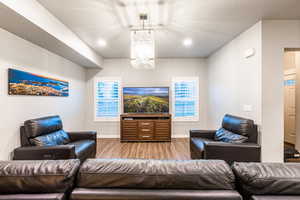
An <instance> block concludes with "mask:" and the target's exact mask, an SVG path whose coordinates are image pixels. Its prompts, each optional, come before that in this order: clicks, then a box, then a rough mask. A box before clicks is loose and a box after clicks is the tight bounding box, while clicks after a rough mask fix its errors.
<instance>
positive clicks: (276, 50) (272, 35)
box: [261, 20, 300, 162]
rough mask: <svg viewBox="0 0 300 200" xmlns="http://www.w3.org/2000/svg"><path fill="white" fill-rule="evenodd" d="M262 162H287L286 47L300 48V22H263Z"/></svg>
mask: <svg viewBox="0 0 300 200" xmlns="http://www.w3.org/2000/svg"><path fill="white" fill-rule="evenodd" d="M262 47H263V50H262V58H263V60H262V63H263V68H262V77H263V79H262V124H263V126H262V136H261V140H262V151H263V154H262V159H263V160H264V161H272V162H282V161H283V138H284V86H283V80H284V72H283V70H284V66H283V64H284V48H299V47H300V21H299V20H266V21H263V22H262Z"/></svg>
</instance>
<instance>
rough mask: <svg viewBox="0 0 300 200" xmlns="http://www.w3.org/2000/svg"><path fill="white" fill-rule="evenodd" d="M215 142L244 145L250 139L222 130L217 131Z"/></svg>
mask: <svg viewBox="0 0 300 200" xmlns="http://www.w3.org/2000/svg"><path fill="white" fill-rule="evenodd" d="M215 140H216V141H220V142H229V143H244V142H246V141H247V140H248V137H246V136H243V135H239V134H235V133H232V132H230V131H228V130H225V129H224V128H220V129H219V130H217V131H216V134H215Z"/></svg>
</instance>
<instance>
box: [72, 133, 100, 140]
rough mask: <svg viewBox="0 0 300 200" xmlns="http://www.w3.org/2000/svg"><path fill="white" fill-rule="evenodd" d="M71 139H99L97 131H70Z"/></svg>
mask: <svg viewBox="0 0 300 200" xmlns="http://www.w3.org/2000/svg"><path fill="white" fill-rule="evenodd" d="M68 134H69V136H70V139H71V141H78V140H94V141H96V139H97V132H96V131H80V132H68Z"/></svg>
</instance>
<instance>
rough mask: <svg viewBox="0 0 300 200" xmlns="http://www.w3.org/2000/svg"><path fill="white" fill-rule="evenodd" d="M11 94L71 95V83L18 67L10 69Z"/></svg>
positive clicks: (9, 86)
mask: <svg viewBox="0 0 300 200" xmlns="http://www.w3.org/2000/svg"><path fill="white" fill-rule="evenodd" d="M8 93H9V95H32V96H60V97H67V96H69V83H68V82H66V81H62V80H58V79H53V78H49V77H45V76H41V75H37V74H33V73H28V72H24V71H20V70H16V69H8Z"/></svg>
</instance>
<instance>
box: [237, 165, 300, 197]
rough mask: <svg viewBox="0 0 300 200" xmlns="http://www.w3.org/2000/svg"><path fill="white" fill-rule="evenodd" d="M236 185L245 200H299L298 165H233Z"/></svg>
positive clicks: (299, 174) (299, 175)
mask: <svg viewBox="0 0 300 200" xmlns="http://www.w3.org/2000/svg"><path fill="white" fill-rule="evenodd" d="M232 170H233V171H234V173H235V175H236V185H237V186H238V190H239V192H240V193H241V194H242V195H243V197H244V199H245V200H299V199H300V164H299V163H235V164H233V166H232Z"/></svg>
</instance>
